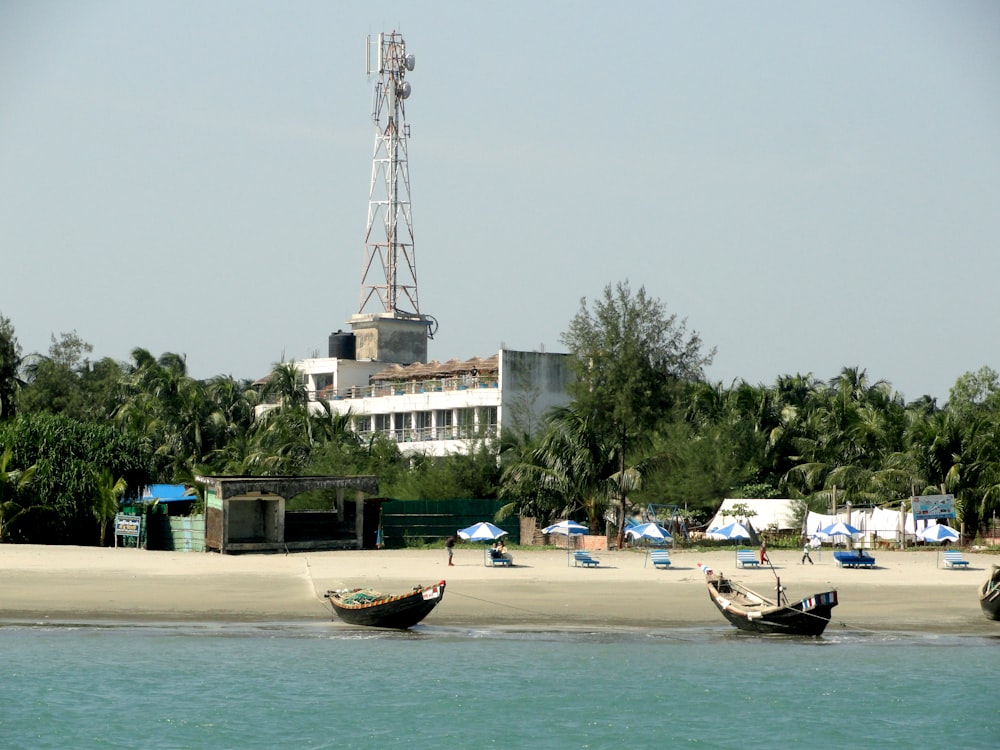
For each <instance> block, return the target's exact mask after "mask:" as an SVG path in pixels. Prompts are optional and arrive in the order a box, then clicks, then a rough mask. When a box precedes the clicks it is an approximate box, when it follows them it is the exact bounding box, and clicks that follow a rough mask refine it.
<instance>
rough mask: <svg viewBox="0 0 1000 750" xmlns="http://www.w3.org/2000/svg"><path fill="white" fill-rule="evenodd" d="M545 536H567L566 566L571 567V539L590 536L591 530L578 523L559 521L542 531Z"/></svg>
mask: <svg viewBox="0 0 1000 750" xmlns="http://www.w3.org/2000/svg"><path fill="white" fill-rule="evenodd" d="M542 533H543V534H564V535H565V536H566V564H567V565H569V538H570V537H571V536H579V535H580V534H589V533H590V529H588V528H587V527H586V526H584V525H583V524H581V523H577V522H576V521H570V520H566V521H559V522H558V523H554V524H552V525H551V526H546V527H545V528H544V529H542Z"/></svg>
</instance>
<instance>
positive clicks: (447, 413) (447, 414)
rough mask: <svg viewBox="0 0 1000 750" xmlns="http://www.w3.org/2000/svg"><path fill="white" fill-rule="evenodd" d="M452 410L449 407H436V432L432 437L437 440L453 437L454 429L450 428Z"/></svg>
mask: <svg viewBox="0 0 1000 750" xmlns="http://www.w3.org/2000/svg"><path fill="white" fill-rule="evenodd" d="M452 416H453V415H452V412H451V409H438V411H437V412H436V413H435V417H436V421H437V424H436V425H435V426H436V428H437V429H436V434H435V435H434V437H435V438H436V439H438V440H450V439H451V438H453V437H454V430H453V429H452V424H453V420H452Z"/></svg>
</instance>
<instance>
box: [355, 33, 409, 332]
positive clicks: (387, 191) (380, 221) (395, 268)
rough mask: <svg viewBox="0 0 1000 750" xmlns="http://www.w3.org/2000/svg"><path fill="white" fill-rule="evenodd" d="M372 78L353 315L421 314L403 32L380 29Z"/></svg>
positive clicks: (368, 64) (369, 57)
mask: <svg viewBox="0 0 1000 750" xmlns="http://www.w3.org/2000/svg"><path fill="white" fill-rule="evenodd" d="M366 48H367V59H366V60H365V69H366V71H367V72H368V74H369V75H371V73H372V72H373V70H372V67H371V66H372V49H371V48H372V39H371V37H370V36H369V37H368V40H367V44H366ZM375 53H376V54H375V61H376V68H375V69H374V72H375V73H376V76H377V77H376V80H375V85H374V89H373V91H372V122H374V123H375V149H374V156H373V159H372V177H371V188H370V190H369V196H368V223H367V227H366V230H365V260H364V264H363V266H362V269H361V301H360V304H359V305H358V313H359V314H362V313H364V312H366V311H368V312H371V311H372V310H373V309H376V310H377V311H378V312H384V313H390V314H391V315H393V316H400V317H405V318H418V319H419V318H422V317H423V316H422V315H421V313H420V301H419V298H418V296H417V266H416V256H415V254H414V242H413V217H412V214H411V207H410V171H409V166H408V163H407V141H408V140H409V137H410V126H409V125H408V124H407V122H406V107H405V105H404V102H405V101H406V100H407V99H408V98H409V96H410V93H411V91H412V88H411V86H410V82H409V81H407V80H406V74H407V73H409V72H411V71H412V70H413V69H414V67H415V65H416V59H415V57H414V56H413V54H411V53H407V51H406V42H405V41H403V36H402V34H399V33H397V32H395V31H393V32H391V33H388V34H386V33H381V34H379V35H378V41H377V42H376V43H375Z"/></svg>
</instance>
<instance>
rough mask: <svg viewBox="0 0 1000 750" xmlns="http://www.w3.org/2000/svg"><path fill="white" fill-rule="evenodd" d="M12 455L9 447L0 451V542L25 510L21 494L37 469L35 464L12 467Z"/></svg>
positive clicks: (32, 479) (26, 508)
mask: <svg viewBox="0 0 1000 750" xmlns="http://www.w3.org/2000/svg"><path fill="white" fill-rule="evenodd" d="M13 456H14V453H13V451H12V450H11V449H10V447H5V448H4V449H3V453H0V542H2V541H5V540H6V539H7V537H8V534H9V530H10V527H11V525H12V524H13V523H14V522H15V521H16V520H17V519H18V518H20V517H21V516H22V515H24V514H25V513H26V512H27V510H28V507H26V506H25V505H23V504H22V503H23V502H24V499H23V496H24V492H25V490H26V489H27V488H28V487H29V486H30V485H31V483H32V481H34V478H35V472H36V470H37V467H36V466H29V467H28V468H26V469H17V468H14V466H13Z"/></svg>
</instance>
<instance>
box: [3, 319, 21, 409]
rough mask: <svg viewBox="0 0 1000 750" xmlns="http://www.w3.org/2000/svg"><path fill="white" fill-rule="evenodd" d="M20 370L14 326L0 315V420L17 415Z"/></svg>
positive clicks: (19, 349) (19, 353)
mask: <svg viewBox="0 0 1000 750" xmlns="http://www.w3.org/2000/svg"><path fill="white" fill-rule="evenodd" d="M20 368H21V346H20V344H18V342H17V336H16V335H14V325H13V323H11V322H10V319H9V318H5V317H4V316H3V315H0V419H11V418H12V417H13V416H14V415H15V414H16V413H17V393H18V389H19V385H20V383H19V380H18V371H19V370H20Z"/></svg>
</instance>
